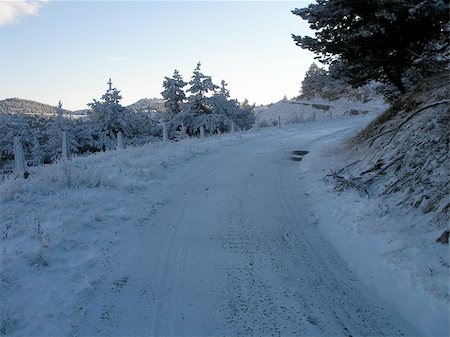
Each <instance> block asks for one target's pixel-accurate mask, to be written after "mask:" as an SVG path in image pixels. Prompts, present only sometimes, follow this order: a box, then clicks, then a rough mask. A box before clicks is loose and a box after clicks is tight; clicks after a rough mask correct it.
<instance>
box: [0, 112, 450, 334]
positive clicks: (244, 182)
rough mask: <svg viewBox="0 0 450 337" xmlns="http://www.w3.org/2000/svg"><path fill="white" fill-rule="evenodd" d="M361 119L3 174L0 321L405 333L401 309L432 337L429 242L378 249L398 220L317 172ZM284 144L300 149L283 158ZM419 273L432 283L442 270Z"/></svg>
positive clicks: (13, 327)
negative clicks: (409, 252)
mask: <svg viewBox="0 0 450 337" xmlns="http://www.w3.org/2000/svg"><path fill="white" fill-rule="evenodd" d="M373 118H374V115H371V114H368V115H364V116H357V117H349V118H341V119H338V120H332V121H322V122H314V123H307V124H303V125H293V126H290V127H284V128H282V129H265V130H263V131H259V132H254V131H252V132H249V133H239V134H234V135H222V136H217V137H212V138H208V139H206V140H199V139H191V140H184V141H182V142H178V143H170V144H163V143H152V144H147V145H144V146H142V147H139V148H129V149H127V150H121V151H111V152H107V153H103V154H97V155H92V156H90V157H85V158H74V159H73V160H71V161H70V162H63V163H59V164H56V165H51V166H47V167H39V168H35V169H33V172H32V175H31V177H30V178H29V179H27V180H13V179H11V180H7V181H5V182H3V184H2V185H0V224H1V235H2V236H1V241H0V244H1V247H0V248H1V252H0V254H1V255H0V257H1V265H2V269H1V271H0V290H1V291H0V294H1V295H0V296H1V303H2V306H1V311H0V313H1V326H0V329H1V330H0V331H1V332H2V333H3V334H6V335H10V336H22V335H35V336H37V335H40V336H49V335H77V336H82V335H155V336H156V335H178V334H180V333H181V332H183V333H184V334H186V335H202V334H210V335H261V334H264V335H271V334H282V335H288V334H291V335H292V334H294V335H298V334H306V335H311V334H316V335H317V334H319V335H323V334H335V333H336V331H340V332H341V333H342V334H343V333H348V334H352V335H361V334H370V335H374V334H377V335H378V334H381V335H386V334H392V333H393V331H395V333H397V332H398V333H399V334H400V332H402V333H404V334H406V335H413V334H415V333H414V331H413V329H412V328H411V327H409V326H408V324H406V323H405V322H404V321H403V319H405V320H407V321H409V322H410V324H412V325H413V326H414V327H415V328H416V329H418V330H419V331H420V332H421V333H423V334H430V333H431V332H432V333H433V334H434V335H441V334H442V335H445V334H446V333H447V332H448V330H447V324H446V323H448V320H447V321H446V320H445V317H444V316H445V314H446V309H445V307H444V308H443V307H442V305H443V303H444V304H445V301H446V300H447V301H448V297H447V299H442V298H437V297H436V296H434V294H435V292H433V291H430V289H429V288H427V287H425V286H424V285H426V284H427V282H428V281H429V279H430V277H428V276H427V275H424V277H419V278H417V277H414V273H415V271H416V270H417V268H418V266H419V267H420V265H421V264H422V263H423V262H424V261H429V262H430V263H434V262H433V261H435V260H434V257H431V256H428V255H427V254H430V255H431V252H432V250H431V251H424V252H423V255H420V257H421V258H420V259H419V260H417V259H416V257H417V256H418V255H415V256H414V259H410V260H408V263H405V260H404V259H405V254H404V253H403V251H402V250H399V249H397V250H396V249H394V250H389V254H386V247H388V248H390V247H392V244H391V242H395V243H396V247H399V246H398V244H399V243H402V242H403V243H404V239H405V238H406V236H405V235H404V234H402V233H404V232H399V231H389V228H387V227H386V226H383V225H382V224H383V222H385V223H386V224H390V223H392V222H396V221H400V220H401V218H399V217H398V216H396V215H395V214H394V215H395V216H393V217H392V218H389V217H386V215H383V213H381V214H379V213H377V212H376V210H377V209H378V208H377V207H378V206H377V205H378V201H379V200H378V198H374V199H369V200H367V199H360V197H359V195H358V194H355V193H353V192H352V191H348V192H345V193H344V194H340V195H338V194H336V193H335V192H332V191H331V185H330V184H329V183H325V182H324V181H323V177H324V175H325V174H326V173H327V172H328V169H329V167H331V166H330V165H329V164H330V162H329V161H327V160H324V158H323V155H324V154H325V155H326V158H327V159H330V158H332V162H331V163H335V164H336V162H339V160H340V158H341V157H339V156H334V157H331V155H330V154H329V153H328V152H327V151H329V149H330V148H331V147H330V146H331V145H333V146H334V145H336V144H338V143H339V142H342V141H343V140H345V139H347V138H348V137H350V136H353V135H355V133H356V132H357V130H361V128H363V127H364V126H365V125H366V124H367V123H368V122H369V121H370V120H371V119H373ZM297 150H306V151H309V153H308V154H306V155H304V156H302V157H301V159H303V160H300V158H298V156H297V155H294V159H296V160H295V161H294V160H291V155H292V153H293V151H297ZM388 219H390V220H389V221H390V222H387V221H388ZM421 219H422V218H420V217H416V218H408V221H413V222H412V223H413V224H414V223H417V222H420V221H421ZM317 224H318V225H319V227H317V226H316V225H317ZM336 225H339V226H336ZM286 226H287V227H286ZM318 228H320V229H321V230H322V233H323V234H321V233H320V232H319V231H318ZM322 235H324V236H325V237H326V238H327V239H328V240H329V241H330V242H331V244H332V245H333V246H335V248H336V249H337V251H338V252H339V253H340V254H341V256H342V257H343V258H344V261H342V260H341V257H339V256H338V255H337V254H336V253H335V252H334V250H333V249H332V248H331V247H330V246H329V244H328V242H327V241H326V240H324V239H323V238H322ZM305 238H307V241H305V240H306V239H305ZM381 238H385V240H382V239H381ZM305 247H307V248H305ZM421 247H422V248H423V247H424V246H421ZM425 248H427V249H428V248H430V246H425ZM433 249H434V248H433ZM396 252H397V254H396ZM305 254H306V255H305ZM427 256H428V257H427ZM355 257H357V258H355ZM311 259H312V260H311ZM308 261H309V262H308ZM346 264H348V265H349V266H350V270H348V269H347V267H346ZM439 270H440V269H433V272H436V271H438V272H439ZM367 271H370V273H366V272H367ZM353 273H354V274H353ZM386 274H388V275H389V278H386V279H384V281H383V282H378V281H380V277H382V276H386ZM355 275H356V276H355ZM372 277H373V279H372ZM356 278H359V279H361V280H363V281H364V282H365V283H366V284H369V285H370V288H367V286H366V285H364V284H363V283H360V282H359V281H357V280H356ZM433 282H434V284H435V285H436V286H438V288H439V287H440V289H443V288H444V287H445V284H444V282H445V280H444V278H443V277H442V274H440V276H439V277H437V278H434V279H433ZM439 282H440V283H439ZM399 288H400V289H403V290H404V291H402V292H398V293H396V291H397V290H398V289H399ZM373 289H376V290H377V291H378V295H376V294H375V293H374V290H373ZM418 290H420V291H418ZM405 294H407V295H408V297H407V300H405V298H404V297H403V296H404V295H405ZM427 294H428V295H427ZM380 295H381V296H382V297H389V299H388V300H386V299H384V300H381V299H380V298H379V296H380ZM442 301H444V302H442ZM419 302H420V303H422V305H423V308H421V307H420V306H419V305H418V303H419ZM410 303H412V304H415V305H414V306H411V307H410V306H409V304H410ZM391 306H392V307H394V308H396V309H397V310H398V311H399V312H400V314H401V315H402V316H403V319H402V318H400V317H398V315H397V313H395V312H394V310H393V309H392V307H391ZM430 308H431V309H430ZM429 310H431V311H429ZM435 314H436V315H435Z"/></svg>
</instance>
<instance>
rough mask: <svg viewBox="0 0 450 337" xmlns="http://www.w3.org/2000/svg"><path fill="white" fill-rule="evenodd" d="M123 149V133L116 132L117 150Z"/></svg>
mask: <svg viewBox="0 0 450 337" xmlns="http://www.w3.org/2000/svg"><path fill="white" fill-rule="evenodd" d="M123 149H125V145H124V144H123V133H122V132H121V131H119V132H117V150H123Z"/></svg>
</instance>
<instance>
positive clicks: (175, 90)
mask: <svg viewBox="0 0 450 337" xmlns="http://www.w3.org/2000/svg"><path fill="white" fill-rule="evenodd" d="M186 85H187V83H186V82H185V81H183V78H182V77H181V75H180V73H179V72H178V70H175V71H174V73H173V76H172V78H169V77H165V78H164V82H163V88H164V91H162V92H161V95H162V97H163V98H164V106H165V108H166V113H165V115H164V121H165V122H167V121H170V120H171V119H172V118H173V116H174V115H175V114H178V113H180V112H181V104H182V103H183V101H184V100H185V98H186V95H185V93H184V91H183V88H184V87H185V86H186Z"/></svg>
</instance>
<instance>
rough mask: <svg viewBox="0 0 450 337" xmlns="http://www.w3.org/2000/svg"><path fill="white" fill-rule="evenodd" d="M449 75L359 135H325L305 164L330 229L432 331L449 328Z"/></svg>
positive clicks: (386, 293)
mask: <svg viewBox="0 0 450 337" xmlns="http://www.w3.org/2000/svg"><path fill="white" fill-rule="evenodd" d="M443 80H444V81H445V79H442V78H441V79H437V80H436V79H434V80H433V81H431V82H427V83H424V84H423V87H422V88H419V89H416V91H414V92H413V93H411V94H410V95H409V96H407V97H406V98H405V102H403V105H402V106H403V107H404V108H403V109H398V108H397V109H395V110H390V111H388V112H387V113H386V114H384V115H382V116H380V117H379V118H378V119H377V120H375V121H374V122H372V123H371V124H370V125H369V127H368V128H366V129H365V130H364V132H362V133H361V134H360V135H359V136H358V137H357V138H352V139H351V140H350V139H348V141H347V142H346V143H345V142H343V141H342V140H339V139H335V140H330V142H329V144H328V145H326V144H317V146H316V148H315V149H311V150H310V154H309V155H308V156H306V157H305V160H304V161H303V162H302V163H301V165H300V169H301V170H302V172H303V174H304V175H305V177H306V178H307V179H305V180H306V181H307V182H308V183H307V184H308V188H309V191H308V192H307V193H308V194H309V202H310V206H311V207H312V209H313V213H314V214H315V215H316V217H317V220H318V223H319V226H320V227H321V228H322V230H323V232H324V234H325V235H326V236H327V237H328V238H329V240H330V242H332V243H333V245H334V246H335V248H336V249H337V250H338V251H339V252H340V254H341V255H342V257H343V258H344V259H345V260H346V261H347V262H348V263H349V266H350V267H351V269H353V270H354V271H355V273H356V275H357V276H358V277H359V278H360V279H361V280H363V281H365V282H366V283H367V284H369V285H370V286H372V287H374V288H376V289H377V290H378V291H379V293H380V295H381V296H383V297H384V298H385V299H386V300H387V301H388V302H390V303H392V304H393V305H394V306H395V307H396V308H397V309H398V311H399V312H400V313H401V314H402V315H403V316H404V318H405V319H407V320H408V321H409V322H411V324H413V326H415V327H416V328H417V329H418V330H419V331H421V332H422V333H423V334H424V335H428V336H448V335H449V304H450V302H449V298H450V296H449V250H448V245H443V244H440V243H437V242H436V238H437V237H438V236H439V235H440V234H441V233H442V231H443V230H444V229H445V228H447V229H448V212H449V210H448V205H449V201H450V199H449V193H448V189H449V167H448V163H449V161H448V155H449V154H448V144H449V142H448V139H449V129H448V120H449V109H448V103H445V102H444V101H445V99H446V98H447V97H448V83H447V85H445V84H443ZM430 88H431V90H430ZM433 102H442V104H441V103H440V104H436V105H433V106H430V104H431V103H433ZM422 108H424V109H423V110H421V109H422ZM389 130H394V131H395V132H394V131H393V132H391V131H389ZM380 134H383V136H381V137H378V135H380ZM327 175H329V176H328V177H327ZM392 186H394V188H392Z"/></svg>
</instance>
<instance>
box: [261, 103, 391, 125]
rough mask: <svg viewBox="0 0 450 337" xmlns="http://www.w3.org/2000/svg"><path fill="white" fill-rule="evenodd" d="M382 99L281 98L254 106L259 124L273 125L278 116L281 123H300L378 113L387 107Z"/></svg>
mask: <svg viewBox="0 0 450 337" xmlns="http://www.w3.org/2000/svg"><path fill="white" fill-rule="evenodd" d="M387 107H388V106H387V104H386V103H385V102H384V101H383V100H382V99H374V100H372V101H370V102H368V103H362V102H357V101H353V100H349V99H346V98H341V99H338V100H334V101H330V100H325V99H322V98H316V99H313V100H282V101H279V102H277V103H273V104H270V105H265V106H259V107H256V108H255V110H256V115H257V118H258V122H259V125H260V126H268V125H275V124H276V123H277V122H278V118H280V119H281V123H282V124H292V123H301V122H305V121H311V120H325V119H331V118H336V117H342V116H354V115H361V114H367V113H369V112H373V113H380V112H382V111H384V110H386V109H387Z"/></svg>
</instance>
